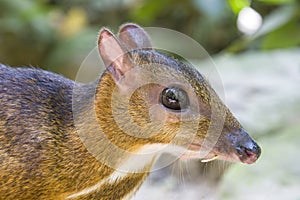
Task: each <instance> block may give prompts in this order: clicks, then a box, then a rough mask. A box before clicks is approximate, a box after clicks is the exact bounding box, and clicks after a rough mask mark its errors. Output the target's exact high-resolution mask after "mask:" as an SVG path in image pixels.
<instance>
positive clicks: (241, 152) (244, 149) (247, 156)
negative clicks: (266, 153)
mask: <svg viewBox="0 0 300 200" xmlns="http://www.w3.org/2000/svg"><path fill="white" fill-rule="evenodd" d="M236 151H237V153H238V156H239V158H240V160H241V161H242V162H243V163H247V164H252V163H254V162H255V161H256V160H257V159H258V158H259V156H260V154H261V149H260V147H259V146H258V144H257V143H256V142H254V141H253V140H252V139H251V140H250V141H249V142H247V143H244V144H243V145H238V146H237V147H236Z"/></svg>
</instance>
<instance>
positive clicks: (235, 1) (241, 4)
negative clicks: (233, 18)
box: [229, 0, 250, 15]
mask: <svg viewBox="0 0 300 200" xmlns="http://www.w3.org/2000/svg"><path fill="white" fill-rule="evenodd" d="M229 4H230V7H231V9H232V11H233V12H234V13H235V14H236V15H237V14H238V13H239V12H240V11H241V10H242V9H243V8H245V7H249V6H250V1H249V0H229Z"/></svg>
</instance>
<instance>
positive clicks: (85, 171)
mask: <svg viewBox="0 0 300 200" xmlns="http://www.w3.org/2000/svg"><path fill="white" fill-rule="evenodd" d="M130 26H133V27H136V26H135V25H130ZM123 29H126V26H124V27H123V28H122V30H123ZM138 33H139V34H142V36H143V35H145V33H144V32H143V31H142V30H139V32H138ZM105 34H106V35H109V33H105ZM105 34H104V33H103V34H102V36H103V37H106V35H105ZM100 38H101V35H100ZM121 38H122V37H121ZM124 38H125V39H126V40H125V39H123V41H124V43H125V44H126V45H127V46H128V47H136V46H138V44H132V45H131V44H130V41H129V40H131V39H132V38H134V35H131V36H130V37H129V36H128V37H124ZM142 44H147V45H149V44H150V43H149V42H148V40H147V38H145V40H144V41H143V42H142ZM129 49H131V48H129ZM100 51H101V49H100ZM103 55H104V53H103ZM106 56H107V55H106ZM123 59H130V63H131V64H132V65H134V66H142V67H141V69H144V70H146V73H140V74H134V73H138V72H134V73H133V75H134V77H140V78H141V79H147V80H150V82H151V80H155V79H157V78H159V80H164V81H165V84H170V83H173V82H180V83H182V84H183V87H184V88H185V90H186V91H187V93H189V95H192V94H195V96H196V102H194V103H192V104H191V107H192V108H193V106H194V108H197V109H198V108H199V109H200V111H201V112H200V113H201V115H199V114H198V115H193V113H185V114H183V113H175V112H171V111H168V110H167V111H166V110H165V108H164V107H162V106H157V110H155V112H153V113H152V114H151V113H150V112H149V109H150V108H151V107H152V106H153V105H156V104H157V103H158V94H159V93H160V91H161V90H162V89H163V88H164V86H163V85H160V84H155V83H151V84H147V85H143V86H142V87H140V88H138V89H137V90H135V92H134V93H133V94H132V95H131V96H130V97H129V99H128V98H127V97H126V91H125V90H122V89H119V90H118V89H116V88H118V87H119V86H117V84H119V83H120V82H118V81H116V79H118V78H120V74H118V75H116V74H114V73H117V72H116V71H114V72H113V71H111V68H109V67H108V70H106V71H105V72H104V73H103V74H102V76H101V77H100V79H99V81H98V82H95V83H91V84H80V83H76V82H73V81H71V80H68V79H66V78H64V77H62V76H59V75H56V74H53V73H50V72H46V71H42V70H38V69H29V68H15V69H13V68H10V67H6V66H4V65H0V197H1V198H2V199H7V200H9V199H65V198H67V197H68V196H70V195H72V194H75V193H77V192H80V191H82V190H84V189H86V188H89V187H92V186H94V185H96V184H97V183H99V182H101V181H102V180H105V179H106V178H108V177H109V176H110V175H112V174H113V173H114V172H115V171H116V170H115V169H113V168H111V166H108V165H106V163H102V162H100V161H99V160H98V159H97V155H94V154H92V153H91V152H89V149H88V148H87V147H86V146H85V145H84V143H83V140H86V141H90V142H91V143H90V144H92V145H94V149H96V152H99V153H101V155H105V156H106V157H107V159H109V160H110V161H111V162H112V163H114V164H115V165H117V166H119V165H122V163H123V162H125V161H126V159H128V157H124V155H122V154H120V155H119V154H113V153H112V152H111V151H112V149H110V148H109V147H107V146H106V145H105V143H104V141H103V138H101V137H98V135H97V134H98V133H97V132H95V130H97V128H96V127H97V126H99V125H100V127H101V130H102V131H103V134H104V135H105V137H106V138H107V139H108V140H109V141H110V142H111V143H112V144H114V145H115V146H117V147H119V148H121V149H123V150H126V151H128V152H132V153H134V152H137V151H138V150H140V149H141V148H142V147H144V146H145V145H148V144H169V143H173V144H174V145H177V146H182V147H184V148H187V149H188V148H189V144H190V143H191V142H194V143H199V145H200V143H201V141H203V139H204V138H205V137H206V135H207V130H208V128H209V126H210V125H211V117H212V109H215V110H217V111H218V112H217V115H216V116H215V118H214V120H218V119H223V118H224V117H225V124H224V126H222V128H221V130H219V129H217V128H216V130H215V131H220V132H222V134H221V137H220V138H219V140H218V143H217V145H216V146H215V148H214V151H213V152H212V153H213V154H220V155H222V154H223V155H225V157H226V156H227V157H229V158H231V157H232V159H233V160H237V158H236V156H235V157H234V155H235V154H236V153H235V151H236V150H235V146H234V145H233V143H232V141H228V138H227V136H228V134H229V133H232V132H235V131H236V130H240V129H241V126H240V124H239V123H238V122H237V120H236V119H235V118H234V117H233V115H232V114H231V113H230V111H229V110H228V109H227V108H226V106H225V105H224V104H223V103H222V102H221V100H220V99H219V97H218V96H217V94H216V93H215V92H214V91H213V89H212V88H211V87H210V85H209V83H208V82H207V81H206V80H205V78H204V77H202V75H201V74H200V73H199V72H198V71H197V70H195V69H194V68H192V67H190V66H188V65H185V64H183V63H181V62H179V61H177V60H175V59H172V58H170V57H168V56H166V55H164V54H161V53H158V52H156V51H154V50H152V49H150V48H148V49H146V50H132V51H131V52H130V53H126V58H123ZM122 61H123V60H122ZM126 62H127V61H126ZM128 62H129V61H128ZM126 70H128V68H126ZM126 81H127V82H126ZM131 82H133V84H135V82H134V80H133V81H132V80H129V81H128V80H126V78H125V79H124V80H123V84H125V85H126V84H128V83H131ZM95 85H96V91H95V90H93V88H94V86H95ZM186 85H190V86H191V88H188V87H186ZM74 88H77V90H76V91H75V92H74V91H73V90H74ZM113 91H114V92H115V93H114V92H113ZM124 91H125V92H124ZM95 92H96V96H95V98H94V96H93V95H94V93H95ZM74 93H76V94H75V95H74ZM113 95H116V97H117V98H114V96H113ZM74 102H79V104H76V105H77V106H78V107H76V106H75V107H74ZM127 102H129V106H128V103H127ZM72 103H73V104H72ZM88 105H93V106H94V109H95V110H93V109H91V108H90V107H88ZM74 109H75V110H77V111H79V115H78V116H76V119H74ZM113 109H115V112H116V114H117V115H118V116H119V117H120V120H121V126H122V127H120V124H118V123H116V121H115V118H114V115H113ZM126 109H129V115H130V118H131V120H132V122H134V123H135V124H137V125H138V126H139V127H147V128H146V129H144V130H145V131H144V132H140V131H139V130H140V129H136V128H134V127H131V126H130V125H128V124H129V123H128V119H127V118H126V117H128V116H126V112H125V110H126ZM94 111H95V114H96V121H95V122H92V123H89V124H87V123H86V122H87V120H89V119H90V118H91V116H92V115H93V113H94ZM164 111H166V112H165V113H166V115H165V117H166V118H165V119H166V121H165V123H164V124H163V126H162V128H161V129H159V131H158V132H155V131H154V130H156V126H158V125H159V122H161V120H162V119H161V117H162V115H161V114H160V113H162V112H164ZM122 120H123V121H122ZM151 120H152V121H151ZM74 121H76V125H75V123H74ZM195 122H197V123H196V124H195ZM195 125H196V126H195ZM194 127H196V134H195V135H193V134H192V133H193V132H194V129H193V128H194ZM78 128H83V129H84V131H85V132H84V137H79V135H78ZM124 129H125V130H126V133H125V132H124V131H123V130H124ZM180 129H183V130H184V133H183V134H179V135H176V134H177V133H178V131H179V130H180ZM128 132H129V133H131V134H130V135H129V134H127V133H128ZM237 135H238V133H237ZM175 136H178V137H177V138H176V139H174V138H175ZM245 138H247V139H248V136H247V137H246V136H245ZM191 150H192V149H191ZM153 161H154V158H153V160H151V161H150V162H148V163H145V166H144V170H142V172H141V173H129V174H126V175H125V176H124V177H122V178H120V179H116V180H114V182H104V183H103V184H102V185H101V186H100V187H99V188H97V189H96V190H93V192H90V193H87V194H83V195H80V196H78V197H76V198H73V199H89V200H90V199H107V200H109V199H122V198H125V197H128V195H132V194H133V193H134V191H136V190H137V189H138V188H139V186H140V185H141V184H142V182H143V180H144V179H145V178H146V177H147V175H148V173H149V170H150V168H151V166H152V164H153Z"/></svg>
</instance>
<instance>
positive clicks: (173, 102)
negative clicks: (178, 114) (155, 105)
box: [161, 87, 188, 110]
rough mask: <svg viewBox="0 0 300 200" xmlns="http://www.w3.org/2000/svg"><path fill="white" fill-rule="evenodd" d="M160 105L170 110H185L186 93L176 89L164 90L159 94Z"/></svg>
mask: <svg viewBox="0 0 300 200" xmlns="http://www.w3.org/2000/svg"><path fill="white" fill-rule="evenodd" d="M161 103H162V104H163V105H164V106H165V107H167V108H169V109H172V110H181V109H184V108H187V106H188V97H187V93H186V92H185V91H184V90H182V89H180V88H176V87H172V88H166V89H164V90H163V91H162V94H161Z"/></svg>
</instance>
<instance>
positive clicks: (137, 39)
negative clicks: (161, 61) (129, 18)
mask: <svg viewBox="0 0 300 200" xmlns="http://www.w3.org/2000/svg"><path fill="white" fill-rule="evenodd" d="M119 38H120V40H121V41H122V42H123V44H124V45H125V46H126V47H127V49H128V50H135V49H152V45H151V41H150V37H149V36H148V34H147V33H146V32H145V31H144V29H142V27H140V26H139V25H137V24H133V23H128V24H124V25H123V26H122V27H120V30H119Z"/></svg>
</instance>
